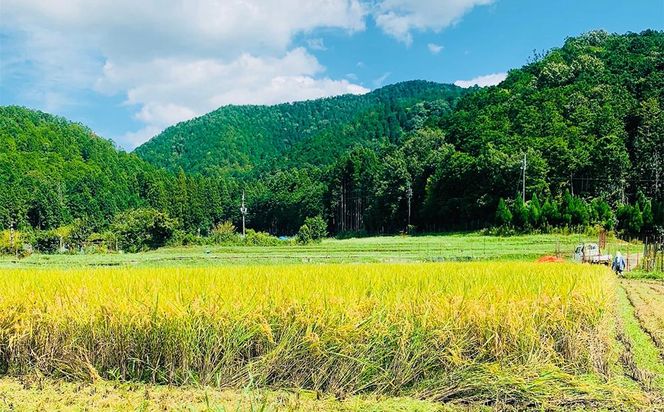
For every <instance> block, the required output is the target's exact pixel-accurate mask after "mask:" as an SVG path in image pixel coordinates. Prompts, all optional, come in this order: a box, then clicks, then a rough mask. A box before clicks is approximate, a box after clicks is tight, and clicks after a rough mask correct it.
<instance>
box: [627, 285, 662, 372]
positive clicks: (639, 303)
mask: <svg viewBox="0 0 664 412" xmlns="http://www.w3.org/2000/svg"><path fill="white" fill-rule="evenodd" d="M622 285H623V287H624V288H625V290H626V291H627V297H628V299H629V301H630V303H631V304H632V306H634V309H635V314H636V318H637V319H638V321H639V324H640V326H641V328H642V329H643V330H644V332H646V333H647V334H648V336H650V338H651V339H652V341H653V343H654V344H655V346H657V348H658V349H659V350H660V353H661V357H662V359H663V360H664V283H662V282H658V281H648V280H624V281H623V282H622Z"/></svg>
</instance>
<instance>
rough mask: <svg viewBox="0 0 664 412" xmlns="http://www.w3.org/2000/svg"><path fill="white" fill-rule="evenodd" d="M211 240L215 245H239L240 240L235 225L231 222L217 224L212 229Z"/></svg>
mask: <svg viewBox="0 0 664 412" xmlns="http://www.w3.org/2000/svg"><path fill="white" fill-rule="evenodd" d="M210 238H211V240H212V242H213V243H217V244H224V243H237V241H238V240H239V238H238V234H237V232H236V229H235V225H233V223H232V222H231V221H230V220H227V221H225V222H222V223H219V224H217V225H216V226H215V227H214V229H212V233H211V234H210Z"/></svg>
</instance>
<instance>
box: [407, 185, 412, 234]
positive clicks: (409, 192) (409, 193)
mask: <svg viewBox="0 0 664 412" xmlns="http://www.w3.org/2000/svg"><path fill="white" fill-rule="evenodd" d="M406 197H407V198H408V227H407V228H406V230H408V228H409V227H410V201H411V199H412V198H413V188H412V187H411V185H410V181H409V182H408V188H407V189H406Z"/></svg>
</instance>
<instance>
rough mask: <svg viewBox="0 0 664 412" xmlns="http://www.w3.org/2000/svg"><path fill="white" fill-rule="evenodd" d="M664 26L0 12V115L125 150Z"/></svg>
mask: <svg viewBox="0 0 664 412" xmlns="http://www.w3.org/2000/svg"><path fill="white" fill-rule="evenodd" d="M663 26H664V1H663V0H648V1H646V0H637V1H599V0H590V1H588V0H584V1H567V0H564V1H556V2H541V1H517V0H493V1H492V0H412V1H411V0H372V1H369V0H309V1H307V2H302V1H297V0H280V1H276V0H275V1H272V0H246V1H244V2H239V1H230V0H227V1H221V2H220V1H217V0H198V1H196V2H184V1H180V0H144V1H142V2H138V3H137V2H136V1H135V0H51V1H48V2H44V1H41V0H2V5H1V6H0V104H2V105H7V104H18V105H23V106H28V107H32V108H37V109H41V110H44V111H47V112H51V113H55V114H59V115H62V116H65V117H67V118H69V119H71V120H74V121H79V122H82V123H85V124H86V125H88V126H90V127H91V128H92V129H93V130H95V131H96V132H97V133H98V134H100V135H102V136H104V137H106V138H111V139H113V140H114V141H115V142H116V143H117V144H118V146H120V147H123V148H125V149H127V150H131V149H133V148H134V147H135V146H136V145H138V144H140V143H142V142H144V141H146V140H147V139H149V138H150V137H152V136H154V135H155V134H156V133H158V132H159V131H161V130H163V129H164V128H165V127H168V126H169V125H172V124H174V123H177V122H178V121H182V120H187V119H189V118H192V117H194V116H198V115H201V114H204V113H206V112H208V111H210V110H213V109H215V108H217V107H219V106H221V105H225V104H248V103H254V104H273V103H279V102H284V101H293V100H302V99H308V98H316V97H323V96H330V95H336V94H341V93H363V92H366V91H368V90H371V89H374V88H376V87H380V86H382V85H385V84H390V83H395V82H399V81H404V80H411V79H426V80H433V81H438V82H447V83H454V82H459V84H465V85H468V84H473V83H476V82H477V83H479V84H480V85H486V84H494V83H496V82H498V81H500V79H502V78H503V77H504V73H505V72H507V71H508V70H509V69H511V68H515V67H519V66H521V65H523V64H524V63H526V62H527V60H528V59H529V57H530V56H532V54H533V50H537V51H546V50H548V49H550V48H552V47H556V46H559V45H561V44H562V43H563V41H564V39H565V38H566V37H568V36H574V35H578V34H580V33H583V32H586V31H589V30H593V29H604V30H607V31H609V32H619V33H624V32H627V31H636V32H638V31H641V30H644V29H647V28H654V29H659V30H662V29H663V28H664V27H663ZM460 81H467V82H465V83H464V82H460Z"/></svg>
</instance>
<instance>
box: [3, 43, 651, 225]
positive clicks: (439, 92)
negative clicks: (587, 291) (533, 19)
mask: <svg viewBox="0 0 664 412" xmlns="http://www.w3.org/2000/svg"><path fill="white" fill-rule="evenodd" d="M663 108H664V32H658V31H645V32H642V33H640V34H634V33H630V34H625V35H616V34H608V33H605V32H601V31H596V32H590V33H588V34H585V35H582V36H579V37H575V38H569V39H567V41H565V43H564V45H563V46H562V47H560V48H557V49H553V50H551V51H549V52H548V53H546V54H544V55H538V56H534V58H533V60H532V62H530V63H528V64H527V65H525V66H524V67H522V68H520V69H515V70H512V71H510V72H509V74H508V76H507V79H506V80H505V81H503V82H502V83H501V84H499V85H497V86H493V87H487V88H477V87H476V88H473V89H470V90H465V91H462V90H461V89H459V88H456V87H454V86H449V85H439V84H435V83H431V82H421V81H415V82H406V83H401V84H397V85H392V86H388V87H385V88H382V89H379V90H376V91H374V92H371V93H368V94H366V95H363V96H340V97H335V98H328V99H320V100H314V101H308V102H300V103H292V104H283V105H277V106H269V107H265V106H228V107H223V108H221V109H219V110H217V111H215V112H212V113H210V114H207V115H205V116H202V117H200V118H197V119H194V120H191V121H189V122H184V123H181V124H179V125H176V126H173V127H171V128H169V129H167V130H166V131H164V132H163V133H162V134H161V135H159V136H157V137H155V138H154V139H153V140H151V141H150V142H148V143H146V144H145V145H144V146H141V147H140V148H138V149H137V151H136V154H127V153H123V152H121V151H117V150H116V149H115V147H114V146H113V145H112V143H110V142H109V141H106V140H103V139H101V138H99V137H97V136H95V135H94V134H93V133H92V132H91V131H90V130H88V129H87V128H85V127H83V126H81V125H78V124H73V123H69V122H67V121H65V120H64V119H61V118H57V117H54V116H50V115H47V114H44V113H41V112H36V111H31V110H28V109H23V108H17V107H4V108H0V115H1V117H0V188H2V190H0V229H6V228H8V227H9V226H10V225H12V224H13V225H14V226H16V227H21V228H24V229H30V228H33V229H53V228H57V227H59V226H61V225H66V224H70V223H71V222H73V221H74V220H75V219H77V218H78V219H83V220H85V221H87V222H89V225H90V226H92V227H93V229H94V230H97V229H99V230H101V229H103V228H104V227H106V226H108V224H109V223H110V222H111V221H112V220H113V219H114V216H116V215H118V213H120V212H122V211H124V210H126V209H135V208H143V207H151V208H154V209H157V210H159V211H163V212H165V213H167V214H168V215H170V216H171V217H173V218H175V219H176V220H177V222H178V224H179V225H180V228H181V229H182V230H184V231H186V232H189V233H190V234H199V233H200V234H206V233H209V232H210V230H211V229H212V228H213V227H214V226H215V225H218V224H220V223H221V222H224V221H226V220H231V221H233V222H235V223H236V224H239V222H240V220H241V219H240V214H239V202H240V198H241V195H242V192H243V191H244V192H246V197H247V208H248V210H249V213H248V216H247V224H248V227H251V228H254V229H257V230H265V231H269V232H270V233H273V234H293V233H295V232H297V230H298V228H299V227H300V225H301V224H302V223H303V222H304V220H305V218H306V217H312V216H317V215H320V216H322V217H323V218H324V219H325V221H327V223H328V229H329V230H330V232H332V233H341V232H369V233H394V232H398V231H403V230H405V229H406V227H407V224H408V222H409V221H410V223H411V224H412V225H413V226H414V227H415V228H416V229H417V230H419V231H436V230H449V229H477V228H483V227H487V226H491V225H494V224H502V225H505V226H509V227H515V228H518V229H521V230H533V229H534V230H548V229H550V228H551V227H556V226H576V227H583V226H587V225H601V226H604V227H607V228H611V229H613V228H617V229H618V230H620V231H621V232H623V233H630V234H638V233H644V231H646V230H654V229H656V227H657V226H660V227H661V226H664V182H663V180H664V173H663V169H664V113H663V112H662V109H663ZM137 155H138V156H137ZM524 157H525V159H526V164H527V167H526V202H525V203H524V202H522V200H521V199H522V198H521V192H522V189H521V184H522V181H521V176H522V164H523V160H524ZM141 158H142V159H141ZM409 205H410V207H409ZM409 210H410V220H409ZM91 230H92V229H91Z"/></svg>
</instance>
